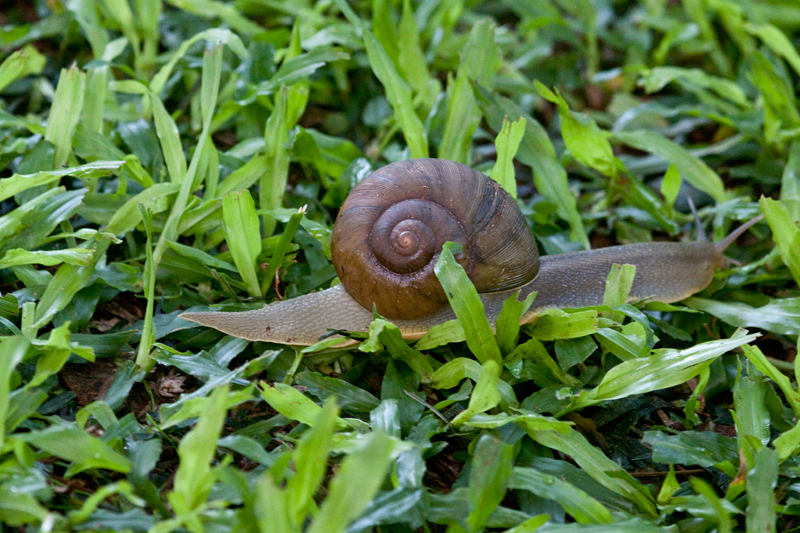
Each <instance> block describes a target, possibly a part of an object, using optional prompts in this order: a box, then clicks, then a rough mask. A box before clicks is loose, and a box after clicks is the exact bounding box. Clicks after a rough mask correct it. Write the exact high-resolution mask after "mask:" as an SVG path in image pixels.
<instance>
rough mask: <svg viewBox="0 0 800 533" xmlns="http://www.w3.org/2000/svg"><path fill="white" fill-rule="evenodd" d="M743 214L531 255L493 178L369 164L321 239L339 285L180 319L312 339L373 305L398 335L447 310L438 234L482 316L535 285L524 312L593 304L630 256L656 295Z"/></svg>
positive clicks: (681, 278) (694, 282) (670, 294)
mask: <svg viewBox="0 0 800 533" xmlns="http://www.w3.org/2000/svg"><path fill="white" fill-rule="evenodd" d="M754 222H755V221H751V222H750V223H748V224H745V225H743V226H741V227H740V228H738V229H737V230H736V231H735V232H733V233H732V234H731V235H729V236H728V237H726V238H725V239H724V240H723V241H720V242H719V243H710V242H707V241H704V240H700V241H697V242H692V243H670V242H658V243H640V244H630V245H621V246H612V247H608V248H601V249H597V250H588V251H582V252H574V253H567V254H560V255H553V256H545V257H542V258H539V256H538V253H537V250H536V242H535V239H534V237H533V234H532V232H531V231H530V229H529V227H528V226H527V223H526V222H525V220H524V218H523V216H522V214H521V213H520V211H519V208H518V206H517V204H516V202H515V201H514V200H513V199H512V198H511V197H510V196H509V195H508V194H507V193H506V192H505V191H503V190H502V189H501V188H500V187H499V186H498V185H497V184H496V183H495V182H494V181H493V180H491V179H490V178H488V177H486V176H484V175H483V174H481V173H479V172H477V171H475V170H473V169H471V168H470V167H467V166H465V165H461V164H459V163H454V162H452V161H446V160H437V159H417V160H411V161H403V162H398V163H393V164H390V165H387V166H385V167H383V168H382V169H380V170H378V171H376V172H374V173H373V174H372V175H370V176H369V177H367V178H366V179H364V180H363V181H362V182H361V183H359V184H358V185H357V186H356V187H354V189H353V191H352V192H351V194H350V195H349V196H348V198H347V200H346V201H345V203H344V205H343V206H342V209H341V211H340V214H339V217H338V218H337V221H336V223H335V225H334V230H333V236H332V238H331V249H332V256H333V257H332V258H333V261H334V265H335V267H336V271H337V274H338V275H339V278H340V279H341V280H342V285H338V286H336V287H333V288H331V289H327V290H324V291H320V292H317V293H312V294H308V295H305V296H301V297H299V298H294V299H291V300H287V301H283V302H277V303H274V304H272V305H269V306H266V307H264V308H263V309H258V310H255V311H247V312H243V313H226V312H209V313H183V314H182V315H181V318H184V319H187V320H191V321H193V322H197V323H198V324H202V325H204V326H209V327H213V328H215V329H218V330H220V331H222V332H224V333H227V334H229V335H234V336H236V337H241V338H244V339H248V340H254V341H255V340H258V341H267V342H276V343H280V344H293V345H310V344H313V343H315V342H317V341H318V340H319V338H320V337H321V336H323V335H325V334H326V333H328V331H329V330H330V329H334V330H347V331H366V330H367V329H368V328H369V324H370V323H371V322H372V319H373V313H372V306H373V304H374V305H375V306H376V307H377V310H378V312H379V313H380V314H382V315H383V316H386V317H387V318H391V319H392V322H393V323H395V325H397V327H398V328H399V329H400V331H401V332H402V333H403V337H404V338H406V339H416V338H420V337H422V335H424V334H425V332H427V331H428V330H429V329H430V328H431V327H432V326H434V325H437V324H441V323H444V322H446V321H448V320H452V319H454V318H455V314H454V313H453V311H452V309H451V308H450V306H449V305H447V300H446V297H445V295H444V292H443V290H442V289H441V285H440V284H439V283H438V280H437V279H436V277H435V275H434V273H433V265H434V263H435V262H436V259H437V258H438V254H439V252H440V251H441V247H442V245H443V244H444V242H447V241H454V242H458V243H460V244H462V246H463V252H462V253H461V254H459V255H458V256H457V257H456V260H457V261H458V262H459V263H460V264H461V265H462V266H463V267H464V269H465V271H466V272H467V274H468V275H469V276H470V279H471V280H472V282H473V284H474V285H475V286H476V288H477V289H478V292H479V293H480V298H481V301H482V302H483V305H484V311H485V313H486V316H487V318H488V319H489V322H490V324H492V326H494V323H495V321H496V320H497V317H498V315H499V313H500V310H501V309H502V306H503V302H504V301H505V300H506V299H507V298H508V297H509V295H510V294H513V293H514V292H515V291H519V293H520V294H519V298H525V297H526V296H528V295H529V294H530V293H531V292H534V291H536V292H537V295H536V298H535V300H534V303H533V306H532V308H531V309H530V310H529V311H528V312H527V313H526V314H525V315H524V316H523V317H522V320H521V321H522V323H527V322H530V321H531V320H533V318H534V317H535V316H536V314H537V313H538V312H539V311H541V310H543V309H547V308H575V307H585V306H591V305H600V304H602V301H603V294H604V291H605V281H606V277H607V276H608V272H609V270H610V269H611V267H612V265H614V264H625V263H628V264H633V265H635V266H636V276H635V278H634V282H633V287H632V289H631V293H630V297H629V298H630V300H631V301H633V300H640V299H652V300H658V301H662V302H666V303H670V302H676V301H679V300H682V299H684V298H687V297H689V296H691V295H692V294H695V293H697V292H699V291H701V290H703V289H705V288H706V287H707V286H708V285H709V284H710V283H711V280H712V278H713V275H714V271H715V270H716V268H717V267H719V266H720V264H721V263H722V261H723V252H724V250H725V248H727V246H728V245H730V243H732V242H733V241H734V240H735V239H736V238H737V237H738V236H739V235H741V233H743V232H744V231H745V230H746V229H747V228H749V227H750V225H752V223H754Z"/></svg>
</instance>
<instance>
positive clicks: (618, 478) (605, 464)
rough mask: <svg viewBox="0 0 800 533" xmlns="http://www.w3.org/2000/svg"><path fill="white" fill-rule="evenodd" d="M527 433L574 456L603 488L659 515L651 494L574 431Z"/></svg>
mask: <svg viewBox="0 0 800 533" xmlns="http://www.w3.org/2000/svg"><path fill="white" fill-rule="evenodd" d="M526 432H527V433H528V435H530V437H531V438H532V439H533V440H535V441H536V442H538V443H539V444H542V445H543V446H547V447H548V448H552V449H554V450H558V451H560V452H561V453H565V454H567V455H569V456H571V457H572V458H573V459H574V460H575V462H576V463H577V464H578V465H579V466H580V467H581V468H582V469H583V470H584V471H585V472H586V473H587V474H589V475H590V476H592V477H593V478H594V479H595V480H596V481H598V482H599V483H600V484H601V485H603V486H604V487H606V488H607V489H609V490H611V491H613V492H616V493H617V494H619V495H621V496H624V497H625V498H627V499H628V500H630V501H631V502H633V503H634V504H635V505H636V507H638V508H639V509H640V510H641V511H643V512H644V513H646V514H648V515H651V516H656V514H657V512H656V507H655V503H654V502H653V496H652V495H651V494H650V491H648V490H647V488H646V487H645V486H644V485H642V484H641V483H639V482H638V481H637V480H636V479H634V478H633V477H631V475H630V474H628V473H627V472H626V471H625V470H624V469H623V468H622V467H621V466H619V465H618V464H617V463H615V462H614V461H612V460H611V459H609V458H608V457H606V456H605V455H604V454H603V452H602V451H600V450H599V449H598V448H595V447H594V446H592V445H591V444H589V442H588V441H587V440H586V438H585V437H584V436H583V435H581V434H580V433H578V432H577V431H575V430H574V429H572V430H570V431H569V432H568V433H566V434H562V433H557V432H555V431H536V430H531V429H526Z"/></svg>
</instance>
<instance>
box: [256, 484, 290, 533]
mask: <svg viewBox="0 0 800 533" xmlns="http://www.w3.org/2000/svg"><path fill="white" fill-rule="evenodd" d="M253 512H254V514H255V517H256V524H255V525H256V526H257V527H258V530H259V531H260V532H261V533H273V532H275V533H295V532H296V531H298V530H297V529H296V528H294V527H292V525H291V522H290V518H289V502H288V500H287V492H286V491H285V490H283V489H281V488H280V487H278V485H277V484H276V483H275V480H274V479H273V477H272V475H271V474H270V471H269V470H265V471H264V473H263V474H261V476H260V477H259V478H258V481H257V482H256V490H255V498H254V499H253Z"/></svg>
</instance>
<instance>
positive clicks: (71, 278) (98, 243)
mask: <svg viewBox="0 0 800 533" xmlns="http://www.w3.org/2000/svg"><path fill="white" fill-rule="evenodd" d="M110 245H111V238H109V237H108V236H105V235H100V236H99V237H98V238H97V239H96V240H95V241H94V242H92V243H91V244H89V245H88V248H89V249H91V250H92V258H91V261H90V262H89V264H88V265H86V266H82V265H70V264H62V265H61V266H60V267H59V268H58V270H57V271H56V273H55V275H54V276H53V279H52V280H51V281H50V283H49V284H48V285H47V288H46V289H45V291H44V293H43V294H42V297H41V299H40V300H39V304H38V305H37V306H36V318H35V322H34V324H33V326H32V327H33V328H34V329H37V330H38V329H39V328H42V327H44V326H45V325H46V324H47V323H48V322H50V320H51V319H52V318H53V316H55V314H56V313H58V312H59V311H61V310H62V309H64V308H65V307H66V306H67V305H69V303H70V302H71V301H72V299H73V297H74V296H75V295H76V294H77V293H78V291H79V290H81V289H83V288H84V287H86V285H87V284H88V283H89V281H90V280H91V278H92V274H94V268H95V265H96V264H97V262H98V261H100V259H101V258H102V257H103V256H104V254H105V252H106V250H107V249H108V247H109V246H110Z"/></svg>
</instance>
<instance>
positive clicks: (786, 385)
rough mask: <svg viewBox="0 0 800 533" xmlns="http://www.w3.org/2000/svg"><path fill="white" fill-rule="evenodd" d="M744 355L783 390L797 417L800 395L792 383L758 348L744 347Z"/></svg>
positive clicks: (799, 410)
mask: <svg viewBox="0 0 800 533" xmlns="http://www.w3.org/2000/svg"><path fill="white" fill-rule="evenodd" d="M742 350H743V351H744V355H745V356H746V357H747V359H749V360H750V362H751V363H752V364H753V366H755V367H756V368H757V369H758V371H759V372H761V373H762V374H764V375H765V376H767V377H768V378H770V379H771V380H772V381H774V382H775V384H776V385H777V386H778V387H779V388H780V389H781V392H783V394H784V395H785V397H786V400H787V401H788V402H789V406H790V407H791V408H792V411H794V413H795V415H798V413H800V393H798V392H797V391H796V390H795V389H794V387H793V386H792V382H791V380H790V379H789V378H787V377H786V376H785V375H784V374H783V373H782V372H781V371H780V370H778V369H777V368H776V367H775V365H773V364H772V363H770V362H769V359H767V358H766V356H765V355H764V353H763V352H762V351H761V350H760V349H759V348H758V347H757V346H749V345H744V346H742Z"/></svg>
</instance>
